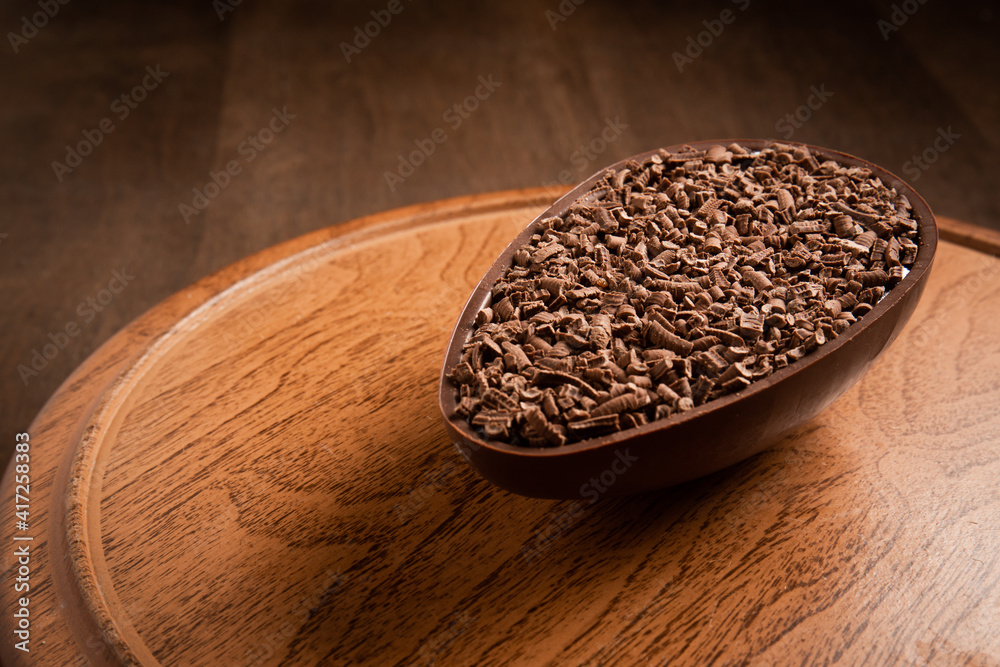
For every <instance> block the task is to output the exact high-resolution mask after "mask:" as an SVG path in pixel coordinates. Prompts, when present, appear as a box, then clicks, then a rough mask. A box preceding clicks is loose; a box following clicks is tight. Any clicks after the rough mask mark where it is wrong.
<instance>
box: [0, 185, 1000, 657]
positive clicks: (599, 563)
mask: <svg viewBox="0 0 1000 667" xmlns="http://www.w3.org/2000/svg"><path fill="white" fill-rule="evenodd" d="M545 201H546V199H545V195H544V193H542V192H540V191H526V192H521V193H516V192H515V193H500V194H497V195H492V196H476V197H467V198H462V199H459V200H451V201H448V202H443V203H441V204H439V205H437V206H430V205H425V206H419V207H413V208H410V209H403V210H401V211H397V212H391V213H389V214H384V215H381V216H376V217H374V218H371V219H367V220H360V221H358V222H356V223H352V224H351V225H348V226H346V227H344V228H331V229H329V230H324V231H322V232H318V233H316V234H313V235H310V236H307V237H303V238H302V239H298V240H296V241H294V242H292V243H290V244H284V245H281V246H277V247H276V248H274V249H272V250H271V251H268V252H266V253H262V254H261V255H258V256H254V257H251V258H249V259H248V260H246V261H245V262H242V263H240V264H237V265H234V266H233V267H230V268H228V269H226V270H224V271H223V272H221V273H219V274H216V275H215V276H212V277H210V278H209V279H207V280H206V281H203V282H202V283H199V284H197V285H195V286H194V287H193V288H191V289H190V290H187V291H185V292H181V293H179V294H177V295H175V296H174V297H172V298H171V299H169V300H168V301H166V302H165V303H164V304H162V305H161V306H159V307H157V308H156V309H154V310H153V311H151V312H150V313H148V314H147V315H146V316H144V317H143V318H141V319H140V320H138V321H137V322H135V323H134V324H133V325H131V326H130V327H128V328H126V329H125V330H124V331H122V332H121V333H119V334H118V335H116V336H115V337H114V338H113V339H112V340H111V341H110V342H109V343H108V344H107V345H105V346H104V347H103V348H102V349H101V350H100V351H99V352H98V353H97V354H96V355H94V356H93V357H91V358H90V359H88V360H87V362H86V363H85V364H84V365H83V366H82V367H81V368H80V369H79V370H78V371H77V372H76V373H74V375H73V377H72V378H71V379H70V380H69V382H68V383H67V384H66V385H65V386H64V387H63V388H62V389H61V390H60V391H59V392H58V393H57V394H56V395H55V396H54V397H53V399H52V400H51V402H50V403H49V405H48V407H47V408H46V410H45V411H43V413H42V414H41V415H40V417H39V419H38V421H37V422H36V423H35V424H34V425H33V427H32V429H31V438H32V442H33V444H34V449H33V456H34V457H35V458H34V459H33V470H34V474H35V476H36V479H35V489H36V494H35V498H34V500H33V503H35V504H34V505H33V510H32V517H33V521H32V530H33V531H34V533H35V535H36V540H37V541H36V542H35V546H34V548H35V550H36V554H37V557H38V560H37V561H35V562H33V563H34V564H33V567H35V568H36V569H35V570H34V572H35V575H34V576H35V577H36V579H35V580H34V581H36V582H38V589H37V592H36V593H35V594H34V596H33V613H35V614H37V617H38V619H39V626H38V635H37V636H38V637H44V638H45V640H46V643H45V645H44V646H41V645H38V646H33V648H34V649H35V651H34V652H33V653H32V654H31V660H30V661H26V660H25V659H24V656H23V655H22V654H19V653H17V652H14V651H12V650H11V647H10V645H9V644H4V645H3V646H0V651H3V660H4V663H5V664H11V665H18V664H61V665H70V664H81V665H82V664H87V663H88V661H89V662H92V663H94V664H117V663H120V662H125V663H129V664H156V663H157V662H158V663H159V664H190V665H200V664H206V665H208V664H260V665H272V664H293V665H294V664H302V665H306V664H316V663H317V662H322V663H323V664H380V665H397V664H398V665H403V664H442V665H450V664H457V665H466V664H478V665H502V664H559V665H562V664H565V665H575V664H592V665H611V664H635V663H639V664H645V663H646V662H649V663H652V664H666V663H668V662H669V663H670V664H706V663H709V662H713V661H714V662H718V663H719V664H739V663H743V662H748V661H749V662H754V663H761V664H772V663H774V664H798V663H801V662H811V663H824V662H837V661H839V662H842V663H844V664H860V663H868V664H914V663H924V662H932V663H935V664H984V665H985V664H995V663H996V662H998V661H1000V637H998V636H997V635H996V633H995V628H996V627H997V626H998V623H1000V549H998V547H1000V518H998V517H1000V492H998V491H997V488H996V484H995V480H996V479H997V475H998V474H1000V455H998V443H1000V435H998V428H997V427H998V423H1000V417H998V416H997V413H996V410H995V406H996V403H997V400H998V398H1000V385H998V377H1000V372H998V371H1000V347H998V342H997V341H998V340H1000V338H998V336H997V335H996V334H997V330H998V328H1000V290H998V288H997V278H998V277H1000V261H998V260H997V259H996V258H992V257H989V256H986V255H983V254H982V253H978V252H976V251H973V250H969V249H965V248H961V247H959V246H955V245H953V244H950V243H942V244H941V246H940V248H939V256H938V260H937V262H936V264H935V268H934V269H933V274H932V278H931V281H930V283H929V285H928V288H927V292H926V293H925V296H924V299H923V301H922V302H921V305H920V306H919V308H918V310H917V312H916V313H915V315H914V316H913V319H912V320H911V323H910V324H909V326H908V327H907V329H906V330H905V331H904V333H903V335H902V336H901V337H900V339H899V340H897V342H896V343H895V344H894V345H893V346H892V347H891V348H890V350H889V351H888V352H887V353H886V355H885V356H884V357H883V358H882V359H881V360H880V361H879V362H878V363H877V364H876V366H875V367H874V369H873V370H872V371H871V372H870V373H869V374H868V375H867V376H866V377H865V378H864V380H863V381H862V382H861V383H860V384H859V385H858V386H856V387H855V388H854V389H852V390H851V391H850V392H849V393H848V394H846V395H845V396H844V397H843V398H841V399H840V400H838V401H837V402H836V403H835V404H834V405H833V406H832V407H831V408H830V409H829V410H827V411H826V412H824V413H823V414H822V415H821V416H820V417H819V418H817V419H815V420H813V421H812V422H810V423H809V425H808V426H807V427H806V428H804V429H803V430H802V431H800V432H798V433H796V434H795V435H793V436H791V437H789V438H788V439H786V440H785V441H783V442H782V443H780V444H778V445H777V446H776V447H774V448H773V449H771V450H769V451H767V452H765V453H763V454H761V455H759V456H757V457H755V458H754V459H751V460H750V461H748V462H746V463H744V464H741V465H739V466H736V467H734V468H731V469H729V470H727V471H723V472H721V473H717V474H715V475H713V476H711V477H708V478H705V479H702V480H699V481H696V482H692V483H689V484H686V485H683V486H681V487H678V488H675V489H672V490H667V491H664V492H660V493H654V494H647V495H644V496H639V497H633V498H626V499H618V500H613V501H599V502H597V503H595V504H593V505H588V504H586V503H584V502H582V501H581V502H573V501H559V502H553V501H540V500H532V499H527V498H521V497H518V496H514V495H511V494H508V493H506V492H503V491H500V490H497V489H495V488H493V487H492V486H490V485H489V484H487V483H486V482H484V481H483V480H481V479H480V478H478V477H477V476H476V475H475V474H474V473H473V472H472V470H471V469H470V468H469V467H468V466H467V465H466V464H465V463H464V461H463V460H462V459H461V457H460V456H459V455H458V454H457V453H456V452H455V451H454V449H453V448H452V447H451V446H450V444H449V443H448V442H447V439H446V436H445V434H444V428H443V425H442V424H441V423H440V417H439V416H438V414H437V411H436V403H435V400H436V399H435V392H436V380H437V373H438V371H439V364H440V359H441V355H442V354H443V350H444V346H445V343H446V340H447V336H448V334H449V333H450V330H451V325H452V324H453V321H454V319H455V317H457V314H458V312H459V309H460V308H461V306H462V302H463V300H464V298H465V296H466V294H467V293H468V292H469V290H471V288H472V286H473V285H474V284H475V283H476V282H477V281H478V279H479V278H480V274H481V272H482V271H484V270H485V269H486V268H487V267H488V266H489V265H490V263H491V262H492V260H493V258H494V257H495V255H496V254H497V253H498V252H499V251H500V250H501V249H502V248H503V246H504V245H505V244H506V242H507V240H508V239H509V238H511V237H513V236H514V234H515V232H517V231H518V230H519V229H520V228H521V227H523V225H524V224H526V222H527V221H528V220H530V218H531V217H532V216H533V214H534V213H535V212H537V211H539V210H541V209H542V207H543V205H544V203H545ZM10 482H11V479H10V477H9V475H8V477H7V478H5V484H4V497H9V496H10V492H11V485H10ZM9 531H10V527H9V526H7V525H4V526H3V533H2V535H0V539H3V540H6V541H7V542H8V543H10V532H9ZM5 558H6V559H7V560H6V562H5V563H4V564H5V566H6V567H5V569H7V570H9V569H10V568H11V567H12V563H11V561H10V557H9V555H8V556H5ZM11 595H12V593H11V591H10V590H9V588H6V587H5V588H4V589H0V605H2V606H3V608H8V609H9V608H11V607H12V604H13V601H12V600H11V599H10V596H11Z"/></svg>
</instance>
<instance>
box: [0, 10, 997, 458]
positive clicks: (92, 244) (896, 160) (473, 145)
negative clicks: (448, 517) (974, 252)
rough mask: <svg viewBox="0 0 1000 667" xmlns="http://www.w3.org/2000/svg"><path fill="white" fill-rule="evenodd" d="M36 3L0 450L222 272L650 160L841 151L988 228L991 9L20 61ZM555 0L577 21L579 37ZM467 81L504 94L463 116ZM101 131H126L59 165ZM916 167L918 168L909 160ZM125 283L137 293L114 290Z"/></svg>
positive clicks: (50, 52) (299, 26)
mask: <svg viewBox="0 0 1000 667" xmlns="http://www.w3.org/2000/svg"><path fill="white" fill-rule="evenodd" d="M38 3H39V0H12V1H10V2H4V3H2V5H0V27H2V29H3V30H2V34H3V36H4V39H3V42H2V48H0V91H2V95H0V99H2V101H0V141H2V144H3V150H2V151H0V293H2V294H3V298H0V322H2V323H3V324H4V326H2V327H0V461H6V460H7V458H8V457H9V455H10V452H11V451H12V450H13V444H14V440H13V434H14V433H16V432H18V431H23V430H24V429H25V428H26V427H27V425H28V424H29V423H30V422H31V420H32V419H33V418H34V417H35V415H36V414H37V413H38V411H39V410H40V409H41V407H42V405H43V403H44V402H45V401H46V400H47V399H48V398H49V397H50V396H51V395H52V394H53V393H54V392H55V390H56V389H57V388H58V387H59V385H60V384H61V383H62V382H63V380H65V379H66V378H67V377H68V376H69V374H70V373H71V372H72V371H73V369H75V368H76V367H77V366H79V365H80V364H81V363H82V362H83V361H84V360H85V359H86V358H87V357H88V356H89V355H90V354H91V353H92V352H93V351H94V350H96V349H97V348H98V346H99V345H100V344H101V343H103V342H104V341H106V340H107V339H108V338H110V337H111V336H112V335H113V334H115V333H116V332H117V331H119V330H121V329H122V328H123V327H125V326H126V325H127V324H128V323H129V322H130V321H132V320H133V319H135V318H137V317H139V316H140V315H142V314H143V313H144V312H145V311H147V310H148V309H150V308H152V307H154V306H155V305H156V304H158V303H160V302H161V301H163V300H164V299H166V298H168V297H170V296H171V295H172V294H174V293H176V292H178V291H179V290H181V289H184V288H186V287H187V286H189V285H191V284H193V283H194V282H196V281H198V280H200V279H201V278H203V277H205V276H207V275H209V274H211V273H213V272H215V271H217V270H220V269H222V268H223V267H225V266H228V265H229V264H231V263H233V262H235V261H238V260H240V259H242V258H244V257H246V256H248V255H251V254H253V253H255V252H259V251H261V250H264V249H265V248H268V247H270V246H273V245H275V244H276V243H279V242H281V241H284V240H287V239H292V238H295V237H297V236H299V235H301V234H305V233H307V232H310V231H313V230H318V229H323V228H325V227H328V226H330V225H332V224H336V223H341V222H345V221H349V220H353V219H355V218H358V217H360V216H364V215H370V214H374V213H379V212H381V211H386V210H390V209H393V208H397V207H400V206H405V205H410V204H415V203H420V202H430V201H437V200H440V199H443V198H446V197H454V196H461V195H467V194H473V193H483V192H493V191H498V190H506V189H510V188H523V187H538V186H544V185H547V184H552V183H556V184H558V183H559V182H560V181H562V182H564V183H566V184H569V183H571V182H577V181H580V180H582V179H583V178H585V177H586V176H587V175H589V174H590V173H591V172H592V171H594V170H596V169H597V168H599V167H600V166H602V165H604V164H609V163H611V162H614V161H615V160H618V159H620V158H622V157H625V156H627V155H632V154H635V153H638V152H641V151H644V150H650V149H653V148H656V147H658V146H668V145H671V144H676V143H681V142H684V141H695V140H701V139H718V138H724V137H745V138H766V137H776V138H782V137H787V138H791V139H792V140H795V141H803V142H807V143H813V144H816V145H820V146H828V147H830V148H833V149H837V150H842V151H846V152H849V153H853V154H856V155H860V156H862V157H864V158H866V159H869V160H871V161H873V162H875V163H876V164H879V165H881V166H884V167H886V168H887V169H889V170H890V171H893V172H894V173H897V174H899V175H900V176H901V177H903V178H905V179H907V180H909V181H912V183H913V185H914V186H915V187H916V188H917V189H918V190H919V191H920V192H921V193H922V195H923V196H924V197H925V198H926V199H927V200H928V202H929V203H930V205H931V207H932V208H933V209H934V211H935V212H937V213H939V214H943V215H947V216H950V217H953V218H957V219H961V220H964V221H966V222H969V223H971V224H975V225H978V226H981V227H982V226H985V227H991V228H993V229H995V230H1000V200H998V198H997V196H996V183H997V182H998V181H1000V161H998V160H997V159H996V155H997V154H998V151H1000V124H998V123H997V118H998V117H1000V95H997V92H996V91H997V90H998V89H1000V40H997V39H996V33H997V27H996V26H997V17H998V12H997V9H996V6H995V4H996V3H994V2H991V1H989V0H961V1H950V2H941V1H938V0H935V1H933V2H926V3H925V2H921V3H918V5H919V10H918V11H917V12H916V13H914V14H913V15H912V16H910V15H904V16H903V17H902V18H901V17H900V16H896V17H895V20H897V21H903V19H905V22H901V23H900V26H899V29H898V30H895V27H896V26H895V24H893V23H892V22H891V21H892V20H893V19H894V17H893V12H894V10H893V7H894V6H895V5H903V4H905V3H904V2H903V0H848V1H846V2H838V3H836V4H835V5H834V4H830V5H826V4H823V3H819V4H817V3H808V4H805V3H764V2H757V0H753V1H752V2H749V0H740V2H738V3H737V2H731V1H730V0H717V1H716V2H713V3H705V2H695V1H694V0H671V1H670V2H638V3H636V2H633V3H628V5H627V7H626V6H623V5H622V3H620V2H611V1H610V0H587V2H581V0H575V2H574V3H570V1H569V0H508V1H507V2H501V3H454V2H434V1H433V0H421V1H420V2H410V1H409V0H402V7H403V10H402V12H401V13H400V14H398V15H394V17H393V18H392V21H391V23H389V24H388V25H387V26H386V27H385V28H384V29H381V30H380V31H379V33H378V35H377V36H376V37H375V38H373V39H371V41H370V43H369V44H368V45H367V46H365V47H364V49H363V50H362V51H361V53H360V54H354V53H349V54H348V55H350V56H351V58H350V62H348V60H347V57H345V55H344V53H343V50H342V47H341V43H342V42H344V43H351V42H352V41H353V40H354V39H355V37H356V32H355V31H356V28H362V27H363V26H365V25H366V24H367V23H369V22H370V21H372V20H373V18H372V15H371V12H373V11H375V12H379V11H381V10H382V9H383V8H385V7H386V6H387V5H388V0H338V1H337V2H308V1H305V0H280V1H272V2H266V1H263V0H258V1H256V2H238V1H237V0H218V1H214V2H213V1H209V0H196V1H191V2H141V3H135V2H125V1H123V0H118V1H117V2H114V1H112V2H100V3H87V2H79V1H77V0H74V1H73V2H68V3H67V2H60V3H58V5H59V9H58V12H57V13H56V15H55V16H53V17H52V18H49V19H45V20H44V25H43V26H42V28H40V29H38V31H37V34H34V36H32V37H30V39H28V40H27V43H24V44H21V43H20V42H18V43H17V44H16V46H17V49H16V52H15V48H14V46H15V44H11V42H10V37H9V36H8V33H10V34H15V33H16V34H20V33H21V32H26V33H30V32H31V30H29V29H27V28H25V27H24V21H25V20H28V21H31V20H32V19H33V17H35V15H36V14H37V13H38V12H39V11H41V9H40V8H39V4H38ZM46 4H47V5H51V1H50V0H46ZM911 4H912V3H911ZM560 5H563V7H569V8H572V7H575V9H574V10H573V11H572V13H568V15H567V16H565V18H566V20H565V21H561V20H559V18H556V19H552V15H553V14H555V15H556V16H557V17H561V14H558V12H559V11H560ZM227 6H228V7H232V11H227V10H226V9H225V8H226V7H227ZM741 6H746V9H745V10H741V9H740V7H741ZM907 6H910V5H907ZM220 7H221V10H220ZM725 9H729V10H730V11H733V12H735V14H734V20H733V21H732V22H731V23H730V24H727V25H726V27H725V29H724V32H722V33H721V34H719V35H718V37H715V38H713V39H712V40H711V44H710V45H709V46H708V47H707V48H704V50H703V52H702V53H701V54H700V55H697V57H696V58H695V59H694V61H693V62H692V63H689V64H688V63H682V64H683V65H684V67H683V71H679V69H678V66H677V64H676V62H675V58H674V56H673V54H674V53H675V52H676V53H683V52H684V51H686V50H687V49H689V48H691V47H690V46H689V39H690V40H695V39H697V38H699V36H700V35H701V33H702V32H704V31H705V30H707V28H706V27H705V22H708V23H709V24H712V22H715V21H718V20H719V17H720V15H721V13H722V11H723V10H725ZM567 12H568V10H567ZM40 21H41V20H40ZM880 22H882V23H881V24H880ZM553 25H554V26H555V29H554V30H553ZM886 25H888V26H890V28H891V29H886V28H885V26H886ZM716 29H717V27H716ZM886 30H888V31H887V32H886ZM706 37H709V35H705V36H701V37H700V39H702V41H703V42H704V41H706ZM359 43H361V42H360V41H359ZM692 53H696V50H694V49H692ZM157 65H159V66H160V67H161V68H162V71H163V72H168V73H169V74H167V75H165V78H163V80H162V81H161V82H160V83H159V84H158V85H157V86H156V87H155V89H153V90H151V91H146V92H144V93H140V94H139V96H144V99H143V100H141V101H139V102H134V101H133V104H134V105H135V108H131V107H129V106H128V105H126V104H125V102H123V101H120V100H121V96H122V95H129V96H130V98H131V94H132V91H133V89H134V87H135V86H137V85H140V84H141V83H142V81H143V79H144V77H146V76H147V72H146V67H147V66H148V67H152V68H155V67H156V66H157ZM480 76H482V77H490V76H492V77H493V80H494V81H497V82H499V83H500V85H499V87H497V88H496V89H495V90H494V91H493V92H492V93H491V94H490V95H489V97H488V99H485V100H481V101H479V102H477V101H476V100H473V101H472V102H470V104H469V106H470V107H471V106H473V105H474V104H476V105H477V106H476V108H475V109H474V111H471V112H469V113H468V117H467V118H462V117H458V118H456V117H455V116H454V114H455V113H457V112H454V111H453V110H454V106H455V105H456V104H461V105H465V103H466V101H467V100H468V99H469V98H470V96H473V95H475V92H476V90H477V88H478V87H479V86H480V85H481V84H480V83H479V77H480ZM147 81H148V83H150V85H152V84H153V83H154V81H153V80H152V79H147ZM814 89H815V90H817V91H819V95H818V96H817V93H815V92H813V91H814ZM481 93H483V94H485V93H486V90H485V89H483V90H481ZM821 98H822V99H821ZM116 100H119V101H118V102H117V104H116ZM810 104H812V105H813V107H817V108H815V109H814V108H812V107H810V106H809V105H810ZM112 105H114V106H112ZM123 105H124V106H123ZM274 108H277V109H278V110H279V111H280V110H282V109H287V112H288V113H289V114H293V115H294V116H295V117H294V118H291V119H290V123H289V125H288V127H286V128H285V129H283V130H282V131H281V132H280V133H278V134H277V135H276V136H275V137H274V139H273V140H272V141H271V142H270V143H269V144H267V146H266V149H265V150H263V151H259V152H257V151H256V149H254V151H255V152H254V153H253V155H254V160H253V161H252V162H249V161H248V158H249V148H250V147H249V144H247V146H245V147H244V153H241V152H240V146H241V144H242V143H243V142H244V141H246V140H247V137H248V136H250V135H254V136H256V135H257V134H258V133H259V132H260V131H261V130H262V129H264V128H266V127H267V126H268V123H269V122H270V119H271V117H272V115H273V112H272V109H274ZM126 111H127V112H128V115H127V116H125V117H122V116H123V114H124V113H125V112H126ZM449 111H452V115H449V117H448V118H447V119H445V117H444V116H445V114H446V113H448V112H449ZM463 113H465V112H464V111H463ZM789 114H792V115H793V116H792V119H793V122H794V123H795V124H794V125H793V124H792V122H790V121H788V115H789ZM796 114H798V115H799V116H800V117H801V118H807V120H805V121H801V122H800V121H799V120H797V119H796V118H795V115H796ZM104 118H108V119H109V120H110V121H111V123H112V124H113V125H114V130H113V131H112V132H111V133H109V134H104V135H103V137H102V140H101V143H100V144H99V145H98V146H96V147H95V148H94V149H93V151H92V154H90V155H88V156H85V157H84V158H83V160H82V163H81V164H80V165H79V166H78V167H74V168H73V170H72V172H70V173H60V174H59V175H57V174H56V172H55V170H54V168H53V162H59V163H64V162H65V160H66V154H67V146H68V145H72V146H74V147H75V146H78V144H79V142H81V141H84V139H85V137H84V132H87V133H90V134H91V136H93V132H94V130H95V128H98V127H99V124H100V122H101V121H102V119H104ZM615 119H618V121H617V122H620V123H621V124H622V125H623V127H621V128H620V129H621V133H620V134H617V135H616V130H615V129H614V128H612V129H609V128H608V123H609V121H610V122H611V123H612V124H615V123H616V120H615ZM459 120H461V123H460V124H459V125H457V126H456V123H457V122H458V121H459ZM796 125H799V126H798V127H796ZM624 126H627V127H624ZM436 128H440V129H441V130H442V131H443V132H445V133H446V137H447V140H446V141H445V142H444V143H440V144H436V148H435V151H434V153H433V154H432V155H431V156H430V157H429V158H427V159H426V161H425V162H424V164H422V165H420V166H419V168H416V169H415V170H414V173H413V174H412V175H411V176H408V177H407V178H406V179H405V182H403V183H394V184H393V185H394V187H390V185H389V184H388V183H387V182H386V178H385V173H386V172H389V171H393V170H398V169H399V159H400V158H399V156H400V155H408V154H409V153H410V152H412V151H414V150H416V149H417V144H416V143H415V142H421V141H424V140H426V139H427V138H428V137H430V136H431V134H432V132H433V130H435V129H436ZM949 128H950V132H951V133H954V134H958V135H960V136H959V138H957V139H954V141H953V142H951V143H949V142H950V141H951V140H950V139H948V140H946V139H942V138H941V137H940V134H939V133H940V132H944V133H945V134H948V133H949ZM602 132H607V136H608V137H609V138H611V139H612V140H611V141H610V142H607V143H606V144H604V145H602V141H603V139H602V137H601V134H602ZM789 133H790V136H789ZM439 136H440V135H439ZM949 137H950V135H949ZM264 138H267V137H266V135H265V137H264ZM599 139H600V140H601V141H599ZM935 142H937V143H938V146H939V147H942V148H946V149H947V150H944V151H942V152H938V151H937V149H936V148H935V147H934V144H935ZM591 144H593V146H594V147H595V148H594V149H593V150H591V149H590V148H589V147H590V146H591ZM425 145H426V144H425ZM598 149H600V150H598ZM927 151H930V152H929V153H928V155H929V157H930V158H933V161H932V162H928V163H926V164H924V163H922V164H924V166H926V169H923V168H922V167H921V166H918V165H917V164H916V163H915V162H913V157H914V156H920V155H923V154H924V153H925V152H927ZM232 160H236V161H238V163H239V166H240V167H241V171H240V173H239V174H237V175H236V176H234V177H232V179H231V180H230V181H229V182H228V184H227V185H226V186H225V188H224V189H222V190H221V192H220V193H219V194H218V196H216V197H214V198H213V199H211V201H210V203H208V205H207V206H206V208H205V209H204V210H202V211H201V212H200V213H199V214H198V215H196V216H189V217H188V220H187V221H186V220H185V217H184V216H183V215H182V213H181V211H180V210H179V207H180V205H181V204H187V205H190V204H192V202H193V201H194V199H195V195H194V193H193V190H194V189H198V190H199V191H201V190H203V189H204V188H205V186H206V184H208V183H211V180H210V179H211V177H210V173H219V172H220V170H224V169H225V167H226V165H227V163H228V162H229V161H232ZM60 176H61V178H60ZM567 179H568V180H567ZM220 180H222V181H224V180H225V178H223V177H220ZM210 189H211V188H210ZM116 271H117V272H119V273H123V274H124V275H126V276H132V278H130V279H129V280H128V284H127V286H126V287H125V288H124V289H123V290H121V291H120V292H119V293H117V294H111V293H110V292H109V290H108V286H109V283H111V282H112V281H113V280H114V279H115V272H116ZM118 285H119V282H115V283H114V284H113V286H115V287H117V286H118ZM110 296H113V299H110V300H109V297H110ZM91 299H94V300H99V301H100V302H99V303H98V306H97V307H94V306H91V305H89V300H91ZM67 326H70V327H71V329H72V327H73V326H76V327H77V328H78V331H77V333H76V335H74V336H72V337H69V338H68V339H65V340H64V339H62V338H61V337H60V333H61V332H65V329H66V327H67ZM50 334H52V336H53V337H55V338H57V339H59V340H61V341H62V342H63V343H64V345H63V346H62V347H60V348H59V349H58V351H57V352H56V353H55V354H52V352H53V349H52V348H48V350H46V346H47V345H50V344H53V343H51V339H50ZM36 352H37V353H38V354H43V352H48V353H49V355H48V358H44V359H41V360H39V359H38V358H36V356H35V353H36ZM33 362H34V363H35V364H36V365H37V366H39V367H40V370H36V369H35V368H32V363H33ZM22 367H23V368H25V369H29V371H35V372H37V375H36V374H33V373H32V372H27V373H24V372H23V371H22Z"/></svg>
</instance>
